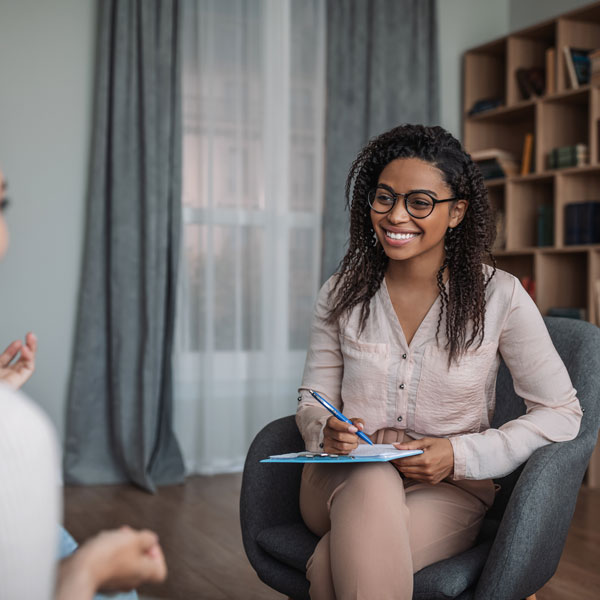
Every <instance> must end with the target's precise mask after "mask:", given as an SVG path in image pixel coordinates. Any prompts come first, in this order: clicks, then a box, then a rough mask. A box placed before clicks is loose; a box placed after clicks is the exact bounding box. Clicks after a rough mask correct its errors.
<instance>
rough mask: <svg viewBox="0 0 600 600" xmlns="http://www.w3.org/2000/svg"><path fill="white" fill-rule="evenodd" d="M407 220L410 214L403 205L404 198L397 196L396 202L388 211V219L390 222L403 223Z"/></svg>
mask: <svg viewBox="0 0 600 600" xmlns="http://www.w3.org/2000/svg"><path fill="white" fill-rule="evenodd" d="M408 220H410V214H409V213H408V211H407V210H406V206H405V205H404V198H398V200H396V204H394V207H393V208H392V210H390V212H389V213H388V221H389V222H390V223H404V222H406V221H408Z"/></svg>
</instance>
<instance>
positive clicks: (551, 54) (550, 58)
mask: <svg viewBox="0 0 600 600" xmlns="http://www.w3.org/2000/svg"><path fill="white" fill-rule="evenodd" d="M555 92H556V50H555V49H554V48H548V49H547V50H546V95H550V94H554V93H555Z"/></svg>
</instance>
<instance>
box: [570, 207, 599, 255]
mask: <svg viewBox="0 0 600 600" xmlns="http://www.w3.org/2000/svg"><path fill="white" fill-rule="evenodd" d="M598 243H600V201H597V202H592V201H590V202H573V203H571V204H567V205H566V206H565V245H567V246H573V245H580V244H598Z"/></svg>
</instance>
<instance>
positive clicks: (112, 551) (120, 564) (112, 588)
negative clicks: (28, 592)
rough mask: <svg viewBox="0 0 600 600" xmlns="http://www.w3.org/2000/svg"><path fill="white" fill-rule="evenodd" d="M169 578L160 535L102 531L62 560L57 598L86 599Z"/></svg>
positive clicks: (69, 599) (128, 530)
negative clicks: (100, 593) (102, 592)
mask: <svg viewBox="0 0 600 600" xmlns="http://www.w3.org/2000/svg"><path fill="white" fill-rule="evenodd" d="M166 576H167V566H166V563H165V558H164V556H163V552H162V550H161V547H160V545H159V543H158V536H157V535H156V534H155V533H153V532H152V531H148V530H143V531H134V530H133V529H131V528H130V527H121V528H120V529H115V530H111V531H103V532H102V533H100V534H98V535H96V536H95V537H93V538H91V539H90V540H88V541H87V542H85V544H83V545H82V546H81V547H80V548H78V549H77V550H76V551H75V552H74V553H73V554H72V555H71V556H69V557H67V558H65V559H64V560H62V561H61V564H60V570H59V575H58V584H57V594H56V598H57V600H87V599H91V598H93V596H94V594H95V593H96V592H97V591H104V592H116V591H126V590H130V589H133V588H136V587H138V586H139V585H141V584H142V583H145V582H159V581H163V580H164V579H165V577H166Z"/></svg>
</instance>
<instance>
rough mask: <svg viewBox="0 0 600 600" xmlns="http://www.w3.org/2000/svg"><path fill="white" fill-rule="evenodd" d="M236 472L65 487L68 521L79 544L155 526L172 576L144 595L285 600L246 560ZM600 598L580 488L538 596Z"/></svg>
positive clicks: (597, 495)
mask: <svg viewBox="0 0 600 600" xmlns="http://www.w3.org/2000/svg"><path fill="white" fill-rule="evenodd" d="M240 485H241V475H239V474H233V475H231V474H230V475H215V476H212V477H200V476H196V477H190V478H188V479H187V480H186V483H185V485H179V486H167V487H163V488H160V489H159V491H158V493H157V494H156V495H154V496H152V495H150V494H147V493H145V492H142V491H141V490H138V489H137V488H134V487H131V486H93V487H77V486H68V487H66V488H65V524H66V527H67V529H68V530H69V531H70V532H71V533H72V534H73V536H74V537H75V538H76V539H77V540H79V541H81V540H85V539H86V538H87V537H89V536H90V535H92V534H93V533H95V532H97V531H99V530H101V529H106V528H110V527H118V526H120V525H123V524H125V523H126V524H128V525H131V526H132V527H137V528H143V527H148V528H150V529H153V530H155V531H156V532H157V533H158V534H159V536H160V539H161V544H162V545H163V548H164V550H165V555H166V558H167V564H168V566H169V577H168V579H167V581H166V582H165V583H164V584H161V585H154V586H144V587H143V588H142V590H141V592H142V593H143V594H144V595H145V596H148V597H152V598H161V599H169V600H196V599H203V600H240V599H244V600H283V599H284V596H282V595H281V594H278V593H277V592H275V591H273V590H271V589H270V588H268V587H267V586H266V585H264V584H263V583H262V582H261V581H260V580H259V579H258V577H257V576H256V573H255V572H254V570H253V569H252V567H251V566H250V564H249V563H248V560H247V558H246V555H245V553H244V549H243V546H242V538H241V532H240V527H239V493H240ZM598 598H600V490H588V489H587V488H582V490H581V492H580V494H579V498H578V500H577V508H576V510H575V516H574V518H573V522H572V524H571V528H570V530H569V535H568V538H567V543H566V545H565V550H564V552H563V556H562V558H561V561H560V564H559V567H558V570H557V572H556V574H555V575H554V577H553V578H552V579H551V580H550V581H549V582H548V583H547V584H546V585H545V586H544V587H543V588H542V590H540V591H539V592H538V594H537V600H597V599H598Z"/></svg>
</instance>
